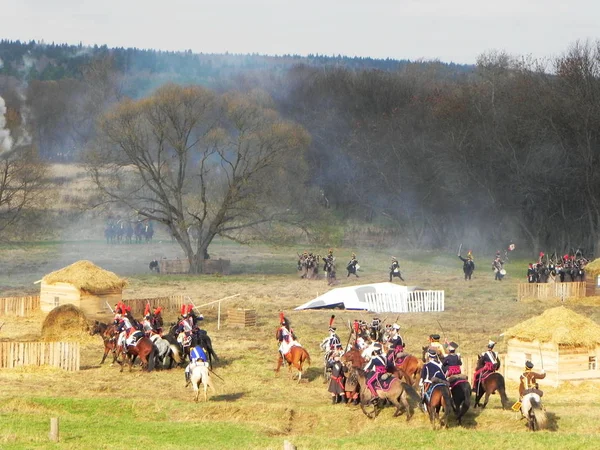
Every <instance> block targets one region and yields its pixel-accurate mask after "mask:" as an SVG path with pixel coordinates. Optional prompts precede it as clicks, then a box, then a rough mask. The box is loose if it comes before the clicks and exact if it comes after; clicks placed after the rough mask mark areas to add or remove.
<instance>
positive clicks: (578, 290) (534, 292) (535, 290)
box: [518, 282, 586, 300]
mask: <svg viewBox="0 0 600 450" xmlns="http://www.w3.org/2000/svg"><path fill="white" fill-rule="evenodd" d="M585 292H586V284H585V282H568V283H519V296H518V297H519V300H521V299H523V298H538V299H551V298H560V299H563V300H564V299H567V298H578V297H585Z"/></svg>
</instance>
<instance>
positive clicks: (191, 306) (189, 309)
mask: <svg viewBox="0 0 600 450" xmlns="http://www.w3.org/2000/svg"><path fill="white" fill-rule="evenodd" d="M192 309H194V305H192V304H191V303H190V304H189V305H188V306H187V313H188V314H189V313H191V312H192Z"/></svg>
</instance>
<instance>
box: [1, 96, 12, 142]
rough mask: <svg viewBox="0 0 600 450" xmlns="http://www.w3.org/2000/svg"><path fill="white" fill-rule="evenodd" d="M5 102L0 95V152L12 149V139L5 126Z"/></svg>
mask: <svg viewBox="0 0 600 450" xmlns="http://www.w3.org/2000/svg"><path fill="white" fill-rule="evenodd" d="M5 114H6V104H5V103H4V99H3V98H2V97H0V154H2V153H5V152H9V151H10V150H11V149H12V145H13V140H12V138H11V137H10V130H9V129H8V128H5V127H6V118H5V117H4V115H5Z"/></svg>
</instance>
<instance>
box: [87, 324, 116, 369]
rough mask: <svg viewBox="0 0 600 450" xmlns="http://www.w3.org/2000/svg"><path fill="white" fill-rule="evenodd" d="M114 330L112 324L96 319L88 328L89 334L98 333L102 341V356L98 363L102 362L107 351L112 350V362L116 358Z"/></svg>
mask: <svg viewBox="0 0 600 450" xmlns="http://www.w3.org/2000/svg"><path fill="white" fill-rule="evenodd" d="M116 332H117V329H116V327H115V326H114V325H107V324H105V323H103V322H98V321H97V320H96V321H95V322H94V326H93V327H92V328H91V329H90V335H91V336H94V335H96V334H99V335H100V337H102V340H103V341H104V355H103V356H102V361H100V364H104V361H105V360H106V357H107V356H108V353H109V352H113V364H114V363H115V361H116V360H117V354H116V352H115V350H116V349H117V334H116Z"/></svg>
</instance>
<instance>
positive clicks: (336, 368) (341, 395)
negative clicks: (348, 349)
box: [327, 344, 346, 404]
mask: <svg viewBox="0 0 600 450" xmlns="http://www.w3.org/2000/svg"><path fill="white" fill-rule="evenodd" d="M341 354H342V345H341V344H339V345H338V346H337V348H336V350H335V352H334V354H333V358H332V359H331V360H330V361H329V362H328V363H327V367H328V368H329V369H331V380H330V381H329V387H328V389H327V391H328V392H329V393H331V403H333V404H336V403H346V396H345V393H346V391H345V388H344V387H345V382H346V378H345V376H344V365H343V364H342V362H341V360H340V356H341Z"/></svg>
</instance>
